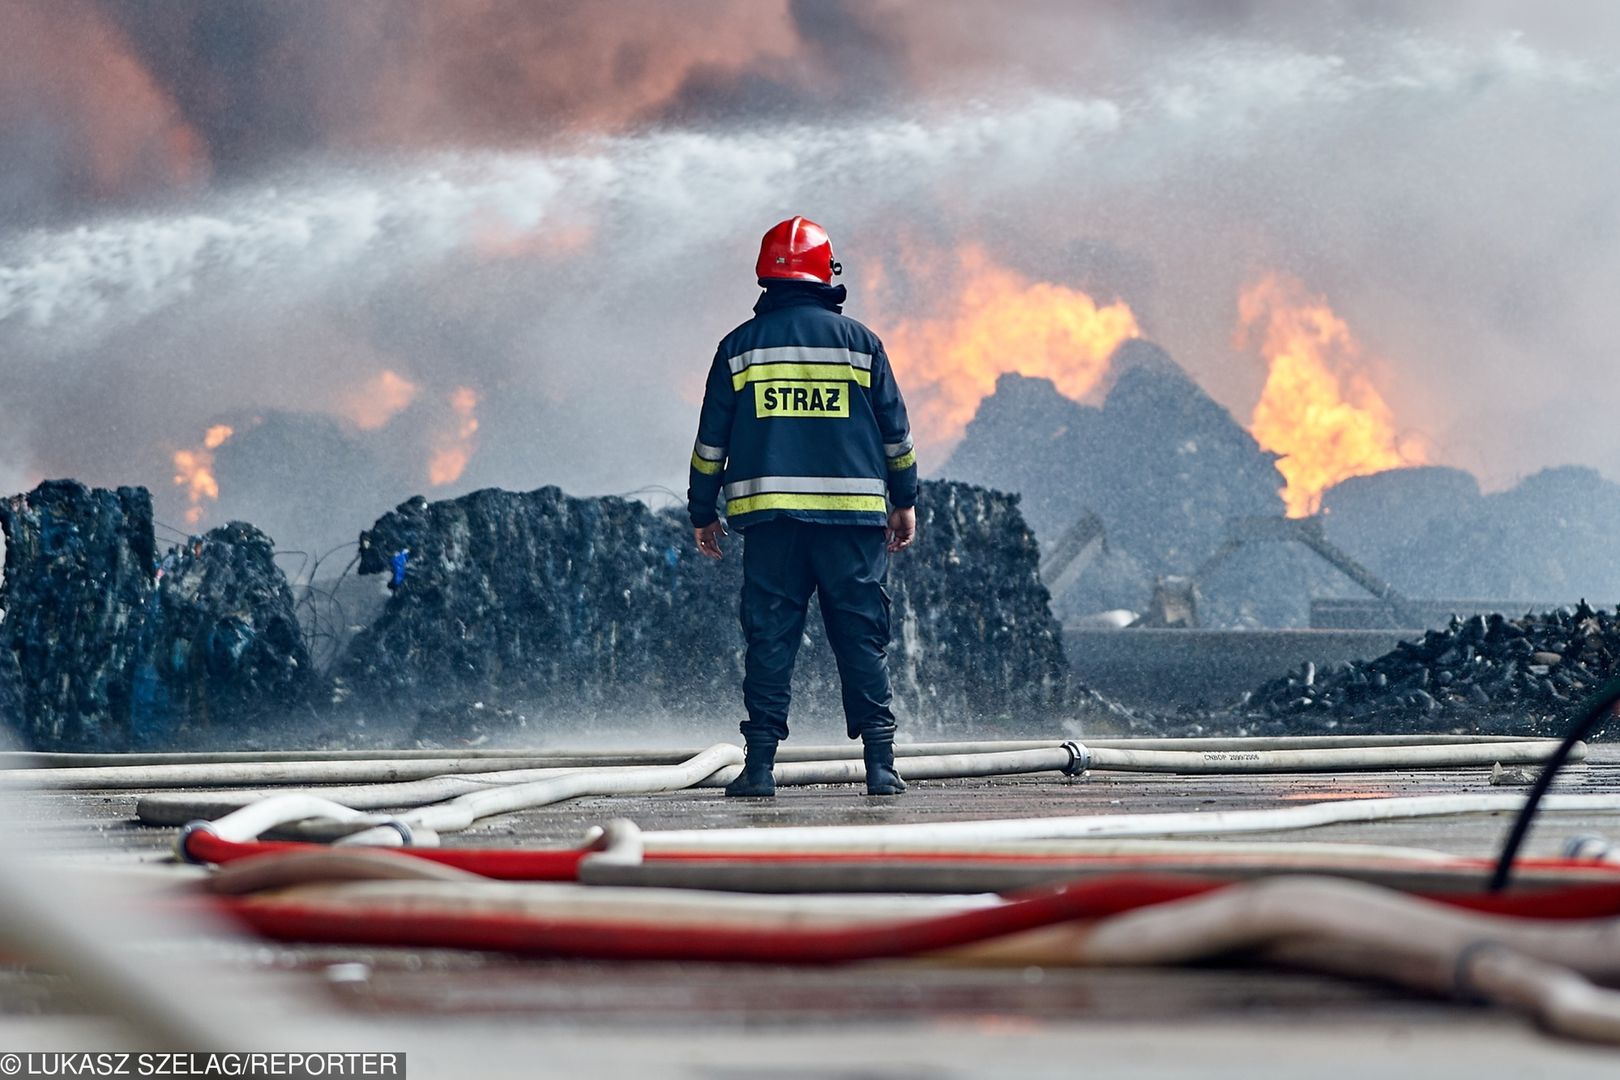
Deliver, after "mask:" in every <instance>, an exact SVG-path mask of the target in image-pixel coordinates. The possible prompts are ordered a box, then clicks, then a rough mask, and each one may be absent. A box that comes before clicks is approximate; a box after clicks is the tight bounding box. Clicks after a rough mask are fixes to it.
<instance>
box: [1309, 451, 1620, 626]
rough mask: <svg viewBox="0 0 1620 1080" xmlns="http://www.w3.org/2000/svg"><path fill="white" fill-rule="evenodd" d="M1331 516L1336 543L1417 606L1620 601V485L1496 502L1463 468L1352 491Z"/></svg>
mask: <svg viewBox="0 0 1620 1080" xmlns="http://www.w3.org/2000/svg"><path fill="white" fill-rule="evenodd" d="M1323 507H1324V509H1325V511H1326V513H1325V514H1324V516H1323V520H1324V521H1325V522H1326V524H1327V531H1328V536H1329V537H1330V538H1331V539H1333V540H1334V541H1335V542H1336V543H1338V544H1340V546H1342V547H1344V548H1345V549H1346V550H1348V551H1351V552H1352V553H1354V554H1355V555H1356V556H1357V558H1359V559H1361V560H1362V561H1363V562H1364V563H1365V564H1366V565H1367V566H1368V567H1369V568H1370V569H1372V570H1373V571H1374V572H1376V573H1378V574H1379V575H1380V576H1382V577H1383V578H1385V579H1386V580H1387V581H1389V582H1390V583H1391V584H1392V585H1394V586H1395V587H1396V588H1397V589H1400V590H1401V591H1402V592H1403V593H1404V594H1406V595H1408V596H1414V597H1422V596H1433V597H1481V598H1489V599H1494V600H1496V601H1498V602H1499V603H1500V602H1505V601H1517V602H1519V603H1521V604H1525V605H1532V604H1533V605H1537V606H1542V605H1545V606H1549V607H1551V606H1556V605H1559V604H1566V603H1571V602H1573V601H1574V600H1575V599H1576V598H1577V597H1580V596H1587V597H1591V598H1594V599H1595V600H1599V601H1602V602H1603V603H1606V604H1607V603H1613V602H1616V601H1620V558H1616V557H1615V538H1616V537H1617V536H1620V484H1616V483H1615V482H1613V481H1611V480H1607V479H1604V478H1603V477H1602V476H1601V475H1599V474H1598V473H1597V472H1596V471H1595V470H1593V469H1588V468H1584V467H1579V466H1562V467H1559V468H1552V469H1543V470H1542V471H1540V472H1537V473H1533V474H1531V475H1530V476H1527V477H1525V478H1524V479H1523V480H1521V481H1519V483H1518V484H1516V485H1515V486H1513V487H1512V488H1509V489H1508V490H1506V491H1501V492H1494V493H1492V494H1489V495H1486V494H1482V493H1481V492H1480V489H1479V483H1478V481H1477V480H1475V479H1474V477H1472V476H1470V475H1469V474H1468V473H1465V472H1462V471H1461V470H1458V469H1445V468H1434V467H1430V468H1414V469H1397V470H1392V471H1390V472H1384V473H1377V474H1375V475H1372V476H1358V477H1354V478H1352V479H1349V480H1346V481H1344V482H1343V483H1341V484H1339V485H1338V486H1337V487H1335V488H1333V489H1331V490H1329V491H1328V492H1327V493H1326V495H1325V496H1324V497H1323ZM1509 610H1513V609H1509ZM1517 610H1524V608H1522V607H1521V608H1518V609H1517Z"/></svg>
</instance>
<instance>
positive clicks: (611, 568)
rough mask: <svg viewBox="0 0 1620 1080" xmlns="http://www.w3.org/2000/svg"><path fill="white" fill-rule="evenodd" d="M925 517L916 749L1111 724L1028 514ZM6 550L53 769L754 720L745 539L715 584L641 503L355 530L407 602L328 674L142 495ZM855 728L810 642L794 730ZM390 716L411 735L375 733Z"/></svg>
mask: <svg viewBox="0 0 1620 1080" xmlns="http://www.w3.org/2000/svg"><path fill="white" fill-rule="evenodd" d="M919 517H920V524H921V530H922V532H921V539H920V541H919V543H918V544H917V545H916V546H915V547H914V548H913V549H912V550H911V551H908V552H907V553H906V555H905V556H904V557H902V558H899V559H896V560H895V563H894V571H893V576H892V580H891V584H890V592H891V595H892V598H893V605H894V607H893V611H894V628H895V629H894V643H893V646H892V652H891V655H892V657H893V661H892V670H893V673H894V679H895V691H896V705H897V709H898V711H900V712H901V713H902V714H903V716H905V717H906V718H907V722H909V723H911V724H912V725H913V729H914V730H915V731H917V733H919V734H922V733H925V732H929V731H936V732H937V731H943V730H948V729H950V728H952V727H956V728H958V729H961V728H963V727H965V726H968V725H975V724H984V723H990V724H1019V723H1023V724H1026V725H1031V726H1040V727H1041V728H1042V729H1043V730H1050V726H1051V724H1052V723H1053V722H1054V721H1055V719H1061V718H1063V717H1065V716H1070V717H1076V716H1078V715H1079V714H1080V713H1084V712H1086V711H1088V710H1095V709H1098V708H1104V709H1106V706H1105V705H1104V703H1101V702H1100V699H1097V698H1096V697H1095V695H1091V694H1089V693H1086V692H1084V691H1083V690H1080V689H1079V688H1074V687H1071V686H1070V682H1069V678H1068V669H1067V664H1066V661H1065V659H1064V655H1063V646H1062V641H1061V636H1060V629H1059V626H1058V624H1057V622H1056V620H1055V619H1054V618H1053V617H1052V614H1051V611H1050V607H1049V603H1048V600H1049V598H1048V596H1047V593H1046V590H1045V588H1044V587H1043V586H1042V584H1041V582H1040V578H1039V574H1038V552H1037V548H1036V544H1035V539H1034V537H1033V535H1032V534H1031V532H1030V530H1029V528H1028V527H1027V526H1026V525H1025V524H1024V521H1023V517H1022V515H1021V514H1020V513H1019V510H1018V500H1017V497H1016V496H1009V495H1004V494H1000V493H997V492H992V491H986V490H984V489H982V488H975V487H972V486H970V485H966V484H956V483H942V482H930V483H926V484H924V486H923V493H922V503H921V506H920V509H919ZM0 529H3V534H4V538H5V543H6V574H5V578H4V581H3V582H0V612H3V616H0V718H3V719H4V720H6V721H7V722H8V723H9V726H10V727H11V728H12V729H13V731H14V732H15V733H16V734H17V735H18V736H20V738H21V740H22V741H23V742H25V743H26V744H28V745H31V746H34V747H37V748H40V749H62V750H126V749H156V748H162V747H198V746H208V745H215V746H243V747H247V746H268V745H288V744H295V743H297V744H302V743H308V742H310V741H311V740H312V739H314V740H316V741H320V742H332V741H334V740H336V741H342V740H345V739H353V740H356V741H362V740H363V739H365V738H375V739H385V740H396V741H397V740H398V739H399V738H402V737H404V738H411V737H415V738H417V739H418V740H421V741H438V742H442V743H445V744H457V743H465V742H467V741H470V740H476V739H477V738H479V737H480V736H483V735H490V734H503V733H504V734H509V735H512V736H513V737H522V738H524V739H527V740H530V741H532V740H533V739H534V738H535V737H536V736H537V735H538V736H543V735H544V733H545V731H546V729H547V728H549V727H554V726H559V725H561V724H563V723H564V722H566V723H567V724H568V725H569V726H570V729H571V730H577V725H578V724H579V723H581V722H586V723H589V722H603V723H609V722H611V723H614V724H622V723H623V722H624V721H626V720H634V719H637V718H651V719H656V720H660V721H662V722H668V721H669V720H671V719H683V720H685V721H688V722H690V723H694V724H695V723H701V724H702V725H703V727H704V730H707V731H715V730H723V729H724V728H725V727H729V726H731V725H732V724H733V723H734V722H735V720H736V719H738V718H739V715H740V714H739V710H740V705H739V702H738V697H739V695H738V685H739V683H740V680H741V672H742V652H743V649H742V637H741V632H740V629H739V627H738V623H737V615H736V604H737V597H738V594H739V592H740V588H741V558H740V556H741V550H740V546H739V545H740V538H733V539H732V541H731V545H732V550H731V552H730V554H729V556H728V558H727V559H726V560H724V561H723V562H721V563H719V564H714V563H711V562H709V561H707V560H703V559H701V558H699V557H698V556H697V555H696V553H695V552H694V551H693V550H692V542H691V533H690V528H689V526H688V525H687V523H686V522H685V520H684V519H683V518H681V517H679V516H678V515H677V514H674V513H655V512H654V511H652V510H651V509H649V508H648V507H647V506H645V505H644V504H642V503H640V502H635V501H631V500H624V499H616V498H591V499H580V498H571V497H569V496H567V495H564V494H563V493H562V492H561V491H559V490H558V489H556V488H542V489H540V490H538V491H531V492H524V493H517V492H507V491H498V490H486V491H479V492H474V493H472V494H470V495H466V496H463V497H461V498H458V499H451V500H445V501H440V502H428V501H427V500H426V499H421V498H417V499H412V500H410V501H408V502H406V503H404V504H403V505H401V506H400V507H398V508H397V509H396V510H394V511H392V512H390V513H388V514H385V515H384V516H383V517H382V518H381V519H380V520H379V521H377V523H376V524H375V525H374V526H373V527H372V528H371V529H369V530H367V531H366V532H365V533H364V534H362V541H361V543H362V546H361V558H360V571H361V573H363V574H383V575H386V577H387V579H388V580H389V582H390V583H391V584H392V585H393V586H394V588H393V590H392V592H391V593H390V595H389V598H388V601H387V603H386V604H385V605H384V606H383V608H382V610H381V612H380V614H379V615H378V616H377V618H376V619H375V620H374V622H372V624H371V625H369V626H365V627H363V628H362V629H361V630H360V631H359V632H358V633H357V634H355V636H354V637H353V638H352V639H351V640H350V641H349V642H348V643H347V645H346V647H345V648H344V649H343V651H342V652H341V653H340V654H338V655H337V656H336V658H335V660H334V662H333V664H332V674H331V675H330V676H329V675H328V674H327V673H325V672H318V671H316V670H315V667H314V665H312V664H311V662H310V651H309V648H308V646H307V643H306V642H307V639H308V637H309V636H310V635H311V634H312V633H314V632H316V630H319V629H320V627H321V624H320V623H319V622H318V621H316V622H314V623H313V624H312V623H311V620H310V618H309V616H310V612H309V611H308V610H307V606H306V609H304V610H302V611H301V609H300V606H299V605H298V604H297V603H295V600H294V596H293V592H292V590H291V588H290V587H289V585H288V582H287V580H286V578H285V576H284V575H283V573H282V571H281V569H280V568H279V567H278V566H277V565H276V563H275V559H274V549H273V545H272V543H271V541H270V539H269V538H268V537H266V536H265V535H264V534H263V533H261V532H259V531H258V530H257V529H255V528H254V527H253V526H251V525H247V524H244V523H241V522H233V523H231V524H229V525H226V526H224V527H222V528H219V529H215V530H213V531H211V532H209V533H207V534H205V535H203V536H199V537H193V538H191V539H190V540H188V541H187V542H186V543H184V544H182V545H179V546H178V547H176V548H173V549H171V550H169V551H167V552H162V551H160V550H159V548H158V545H157V543H156V542H155V539H154V532H153V520H152V507H151V499H150V496H149V494H148V493H147V492H146V491H145V490H144V489H141V488H121V489H119V490H117V491H108V490H102V489H90V488H86V487H85V486H83V485H82V484H78V483H75V482H72V481H51V482H47V483H45V484H41V485H40V486H39V487H38V488H36V489H35V490H33V491H32V492H29V493H27V494H24V495H18V496H14V497H12V498H9V499H6V500H4V501H3V502H0ZM380 589H381V586H380V585H379V590H380ZM300 614H303V615H304V616H305V621H306V625H305V627H304V628H303V630H302V631H300V627H299V615H300ZM327 626H328V627H329V626H330V622H329V621H328V623H327ZM328 632H329V631H328ZM838 711H839V694H838V684H837V677H836V672H835V670H834V668H833V665H832V663H831V657H830V655H829V653H828V650H827V649H826V646H825V644H824V643H823V641H822V639H821V635H820V633H819V631H818V629H817V628H815V627H814V625H813V624H812V626H811V627H810V628H809V631H808V633H807V639H806V644H805V647H804V650H803V652H802V654H801V667H800V672H799V674H798V676H797V677H796V681H795V713H796V715H797V716H799V717H800V718H810V717H818V716H819V717H823V718H830V717H834V716H836V715H837V713H838ZM377 718H386V719H387V720H388V721H389V722H391V723H392V724H393V725H394V727H393V728H391V729H385V728H384V727H383V725H380V724H378V725H368V724H367V723H362V722H361V721H369V720H372V719H377ZM401 723H403V724H404V727H403V729H401V728H400V726H399V725H400V724H401ZM531 724H532V725H534V728H533V729H531V730H529V731H526V732H521V736H520V733H519V732H518V731H517V730H516V729H518V728H522V727H525V726H528V725H531ZM413 725H414V727H413ZM503 729H505V730H504V731H503Z"/></svg>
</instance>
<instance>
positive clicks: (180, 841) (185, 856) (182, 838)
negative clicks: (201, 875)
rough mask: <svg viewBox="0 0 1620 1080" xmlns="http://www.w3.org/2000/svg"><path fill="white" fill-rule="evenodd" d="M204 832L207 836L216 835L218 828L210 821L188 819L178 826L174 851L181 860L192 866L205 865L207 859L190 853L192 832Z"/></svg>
mask: <svg viewBox="0 0 1620 1080" xmlns="http://www.w3.org/2000/svg"><path fill="white" fill-rule="evenodd" d="M200 832H205V833H207V834H208V835H209V836H218V835H219V830H218V829H216V828H214V823H213V822H212V821H203V820H200V819H199V820H197V821H188V822H186V823H185V824H184V825H182V826H180V835H179V836H177V837H175V838H174V853H175V855H176V856H178V857H179V859H180V861H181V862H188V863H190V864H191V865H193V866H207V865H208V860H207V859H199V858H197V856H195V855H193V854H192V853H191V837H192V834H194V833H200Z"/></svg>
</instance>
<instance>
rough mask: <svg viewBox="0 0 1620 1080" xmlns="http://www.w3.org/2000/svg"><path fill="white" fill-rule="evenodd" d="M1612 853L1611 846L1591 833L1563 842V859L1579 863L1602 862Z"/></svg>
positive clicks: (1612, 847)
mask: <svg viewBox="0 0 1620 1080" xmlns="http://www.w3.org/2000/svg"><path fill="white" fill-rule="evenodd" d="M1613 851H1614V845H1613V844H1611V843H1609V841H1608V840H1606V839H1604V838H1603V837H1601V836H1597V835H1595V834H1593V833H1581V834H1579V835H1577V836H1572V837H1570V838H1569V839H1568V840H1566V841H1565V842H1564V858H1566V859H1576V860H1579V861H1581V862H1603V861H1604V860H1605V859H1607V858H1608V857H1609V855H1610V853H1611V852H1613Z"/></svg>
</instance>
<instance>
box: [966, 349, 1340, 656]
mask: <svg viewBox="0 0 1620 1080" xmlns="http://www.w3.org/2000/svg"><path fill="white" fill-rule="evenodd" d="M1112 369H1113V372H1114V376H1115V377H1114V382H1113V385H1112V386H1111V387H1110V389H1109V391H1108V394H1107V397H1106V398H1105V399H1104V401H1103V403H1102V405H1101V406H1100V407H1094V406H1088V405H1083V404H1081V403H1079V402H1076V401H1073V400H1071V399H1069V398H1066V397H1064V396H1063V395H1062V394H1061V393H1059V392H1058V390H1057V388H1056V386H1054V385H1053V384H1052V383H1051V382H1050V381H1049V380H1046V379H1037V378H1028V377H1025V376H1022V375H1003V376H1002V377H1001V378H1000V379H998V380H997V382H996V390H995V393H994V394H992V395H991V396H989V397H987V398H985V399H984V401H983V402H981V403H980V406H979V411H978V413H977V415H976V416H975V417H974V419H973V420H972V421H971V422H970V423H969V424H968V427H967V431H966V434H965V435H964V437H963V439H962V442H961V444H960V445H959V446H958V447H957V449H956V450H955V452H954V453H953V454H952V455H951V458H950V460H949V461H947V462H946V464H945V466H944V469H943V472H944V474H945V475H946V476H949V477H952V478H955V479H961V480H966V481H969V482H972V483H977V484H984V485H987V486H990V487H993V488H996V489H999V490H1003V491H1012V492H1017V493H1019V494H1021V496H1022V498H1023V505H1024V507H1025V509H1026V513H1027V516H1028V518H1029V521H1030V524H1031V525H1032V526H1033V527H1034V529H1035V531H1036V534H1037V536H1039V537H1040V539H1041V541H1042V543H1043V544H1048V545H1050V544H1051V543H1053V542H1054V541H1056V540H1057V539H1058V538H1059V537H1061V536H1062V535H1063V534H1064V533H1065V532H1066V531H1067V530H1069V529H1070V528H1071V527H1073V526H1074V525H1075V523H1076V522H1080V521H1082V520H1084V519H1086V518H1087V516H1088V515H1094V516H1095V517H1096V518H1097V519H1099V520H1100V521H1101V522H1102V525H1103V530H1104V535H1105V537H1106V540H1105V545H1104V547H1103V549H1102V551H1101V553H1100V557H1098V558H1097V559H1095V560H1094V561H1093V563H1092V564H1091V566H1090V567H1089V568H1088V569H1087V571H1086V572H1085V573H1082V574H1081V575H1079V577H1078V579H1077V580H1076V581H1075V582H1074V584H1073V585H1072V587H1070V588H1068V589H1066V590H1065V591H1064V594H1063V595H1061V596H1059V597H1057V598H1056V603H1057V606H1058V609H1059V610H1060V611H1062V612H1064V613H1065V614H1068V615H1071V616H1078V615H1085V614H1089V613H1091V612H1096V611H1103V610H1107V609H1110V608H1119V607H1124V608H1129V609H1131V610H1133V611H1137V612H1141V611H1144V610H1146V608H1147V605H1148V603H1149V599H1150V596H1151V593H1152V589H1153V584H1154V580H1155V579H1156V578H1163V577H1167V576H1187V575H1191V574H1193V573H1194V572H1195V571H1196V570H1197V569H1198V568H1199V567H1200V566H1201V565H1202V564H1203V563H1204V562H1205V561H1206V560H1208V559H1209V558H1210V557H1211V556H1213V555H1214V554H1215V553H1216V552H1217V551H1218V550H1219V549H1220V548H1221V546H1222V544H1223V543H1224V541H1225V540H1226V537H1227V523H1228V522H1229V521H1231V520H1234V519H1240V518H1248V517H1266V516H1274V517H1281V516H1282V513H1283V502H1282V497H1281V495H1280V494H1279V492H1280V491H1281V489H1282V487H1283V477H1282V474H1281V473H1279V472H1278V471H1277V468H1276V464H1275V462H1276V457H1275V455H1273V454H1270V453H1268V452H1266V451H1264V450H1262V449H1261V448H1260V446H1259V444H1258V443H1256V442H1255V440H1254V437H1253V436H1252V435H1250V434H1249V433H1248V431H1247V430H1245V429H1244V428H1243V426H1242V425H1241V424H1239V423H1238V422H1237V421H1236V420H1235V419H1234V418H1233V417H1232V415H1231V413H1229V412H1228V411H1227V410H1226V409H1225V408H1223V407H1222V406H1221V405H1220V404H1219V403H1217V402H1216V401H1214V400H1213V399H1212V398H1210V397H1209V396H1208V395H1207V394H1205V393H1204V391H1203V390H1202V389H1201V388H1200V387H1199V386H1198V384H1197V383H1196V382H1194V381H1193V380H1192V378H1191V377H1190V376H1188V375H1187V374H1186V372H1184V371H1183V370H1182V369H1181V368H1180V367H1179V366H1177V365H1176V363H1175V361H1173V360H1172V359H1171V358H1170V357H1169V355H1168V354H1166V353H1165V352H1164V350H1162V349H1160V348H1159V347H1157V346H1156V345H1153V344H1151V343H1149V342H1146V341H1141V340H1135V341H1130V342H1126V343H1125V344H1124V345H1122V346H1121V347H1120V349H1119V350H1118V352H1116V354H1115V356H1114V360H1113V363H1112ZM1336 579H1337V575H1336V574H1335V573H1334V572H1333V571H1332V570H1330V569H1328V568H1326V567H1323V566H1321V565H1319V564H1318V563H1317V561H1316V560H1314V559H1313V558H1312V557H1310V556H1309V555H1308V554H1307V553H1304V552H1301V551H1299V550H1296V549H1295V548H1293V547H1291V546H1288V545H1268V546H1264V547H1254V548H1252V549H1245V550H1244V551H1242V552H1240V553H1238V554H1237V555H1236V556H1235V557H1233V558H1231V559H1228V560H1226V561H1225V562H1224V563H1223V565H1222V566H1221V567H1220V570H1219V572H1218V573H1216V574H1214V575H1213V576H1212V577H1211V579H1210V580H1208V581H1200V582H1199V586H1200V589H1201V591H1202V593H1203V596H1204V600H1205V603H1204V605H1203V609H1202V612H1203V615H1204V616H1205V619H1204V621H1205V624H1206V625H1213V626H1303V625H1305V624H1306V623H1307V622H1308V620H1309V600H1310V597H1311V595H1312V594H1313V593H1314V592H1318V591H1320V590H1321V589H1323V588H1325V587H1327V586H1328V585H1329V584H1331V583H1334V582H1336ZM1344 591H1346V592H1351V593H1353V592H1355V591H1356V590H1355V589H1354V587H1353V586H1350V587H1347V588H1346V589H1345V590H1344Z"/></svg>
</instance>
